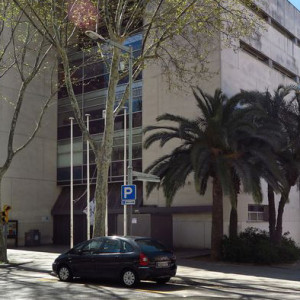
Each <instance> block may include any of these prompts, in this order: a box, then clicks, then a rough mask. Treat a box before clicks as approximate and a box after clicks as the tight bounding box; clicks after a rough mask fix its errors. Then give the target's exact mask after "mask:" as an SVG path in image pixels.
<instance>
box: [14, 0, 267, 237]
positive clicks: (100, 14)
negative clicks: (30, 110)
mask: <svg viewBox="0 0 300 300" xmlns="http://www.w3.org/2000/svg"><path fill="white" fill-rule="evenodd" d="M13 1H14V3H16V4H17V5H18V7H19V8H20V9H21V10H22V11H23V12H24V14H26V17H27V18H28V19H29V20H30V21H31V22H32V24H33V25H34V26H35V27H36V28H37V30H45V32H46V38H47V39H48V41H49V42H51V43H52V44H53V45H54V46H55V48H56V50H57V53H58V54H59V56H60V58H61V61H62V64H63V67H64V74H65V84H66V87H67V90H68V94H69V99H70V102H71V105H72V107H73V110H74V115H75V118H76V120H77V122H78V124H79V126H80V128H81V130H82V134H83V137H84V138H85V139H88V141H89V143H90V145H91V148H92V150H93V152H94V154H95V158H96V168H97V179H96V190H95V199H96V211H95V222H94V224H95V225H94V236H100V235H105V233H106V227H105V226H106V225H105V216H106V209H107V208H106V207H107V202H106V201H107V191H108V170H109V166H110V162H111V154H112V145H113V133H114V119H115V117H116V115H117V114H118V112H119V111H120V109H121V108H122V106H123V105H124V103H125V102H126V100H127V98H128V86H127V88H126V90H125V93H124V95H123V98H122V100H121V101H119V102H117V100H116V96H115V94H116V87H117V84H118V83H119V81H120V80H121V79H122V78H124V77H126V76H128V70H125V71H123V72H122V71H120V70H119V63H120V60H121V58H122V59H123V58H124V54H122V53H121V51H120V49H119V48H117V47H112V48H111V55H110V59H109V60H108V61H107V64H108V65H109V70H110V73H109V84H108V92H107V99H106V108H105V109H106V118H105V129H104V134H103V138H102V141H101V143H100V144H99V143H97V141H96V140H95V139H94V138H93V137H92V136H90V135H89V133H88V131H87V128H86V126H85V124H84V120H83V116H82V114H81V111H80V107H79V105H78V103H77V99H76V97H75V93H74V90H73V86H72V78H71V69H70V61H69V58H68V47H69V46H70V44H71V43H73V44H74V41H75V43H77V46H80V43H79V42H78V40H76V39H77V38H78V37H80V36H81V37H82V36H83V33H84V31H85V30H87V29H93V30H95V31H96V32H101V33H102V34H103V36H104V37H105V38H107V39H109V40H111V41H113V42H115V43H119V44H120V43H121V44H122V43H123V42H124V41H125V40H126V39H127V38H129V37H130V36H133V35H135V34H137V33H142V34H143V44H142V49H141V52H140V54H139V56H138V57H136V58H135V61H134V74H133V77H134V78H136V77H137V76H138V74H139V73H140V72H141V71H142V70H143V69H144V68H145V67H146V65H147V63H148V62H150V61H154V62H156V63H158V64H159V65H160V66H162V71H163V72H164V74H165V75H167V77H168V78H169V79H170V82H171V81H173V80H177V81H178V80H179V81H183V80H186V81H189V80H191V79H192V78H195V76H197V79H199V78H203V77H206V76H207V75H208V68H207V58H208V53H209V51H211V47H212V45H213V43H212V40H214V39H217V40H218V39H219V38H222V39H223V40H224V41H227V44H231V41H233V40H234V39H235V38H240V37H246V36H250V35H251V34H252V33H253V32H254V31H255V30H256V29H257V28H258V27H259V26H260V25H261V24H260V22H259V21H257V18H256V17H255V13H253V12H251V10H250V9H248V8H250V7H251V8H253V7H252V1H250V0H249V1H248V0H245V1H242V2H243V4H241V1H239V0H227V1H223V0H201V1H199V0H137V1H136V0H85V1H84V0H69V1H55V0H44V1H31V0H13ZM99 54H100V57H102V58H103V60H105V50H104V49H103V48H101V46H100V47H99ZM125 57H126V55H125Z"/></svg>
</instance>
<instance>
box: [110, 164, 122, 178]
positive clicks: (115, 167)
mask: <svg viewBox="0 0 300 300" xmlns="http://www.w3.org/2000/svg"><path fill="white" fill-rule="evenodd" d="M111 169H112V176H118V175H123V170H124V165H123V162H113V163H112V164H111Z"/></svg>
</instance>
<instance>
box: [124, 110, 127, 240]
mask: <svg viewBox="0 0 300 300" xmlns="http://www.w3.org/2000/svg"><path fill="white" fill-rule="evenodd" d="M126 119H127V107H124V185H126V176H127V174H126V169H127V134H126V133H127V124H126V123H127V122H126V121H127V120H126ZM126 235H127V205H126V204H125V205H124V236H126Z"/></svg>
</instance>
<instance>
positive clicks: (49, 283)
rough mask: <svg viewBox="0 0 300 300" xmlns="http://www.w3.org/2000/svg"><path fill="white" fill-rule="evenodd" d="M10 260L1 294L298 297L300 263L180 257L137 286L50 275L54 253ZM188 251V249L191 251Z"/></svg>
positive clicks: (3, 268)
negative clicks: (166, 277) (174, 268)
mask: <svg viewBox="0 0 300 300" xmlns="http://www.w3.org/2000/svg"><path fill="white" fill-rule="evenodd" d="M8 254H9V260H10V262H11V264H10V265H0V291H1V292H0V295H1V297H0V299H13V300H21V299H30V300H33V299H47V300H48V299H74V300H75V299H142V298H143V299H150V298H159V297H164V298H166V299H180V298H189V299H247V300H249V299H278V300H283V299H284V300H286V299H300V285H299V280H300V266H299V265H298V264H294V265H283V266H275V267H269V266H252V265H233V264H226V263H212V262H208V261H204V260H198V259H191V258H189V259H188V258H186V257H188V256H189V253H186V254H182V255H181V256H179V259H178V265H179V267H178V272H177V276H176V277H174V278H173V279H172V280H171V281H170V283H168V284H166V285H158V284H156V283H154V282H150V281H144V282H142V283H141V284H140V285H139V286H138V287H137V288H135V289H126V288H123V287H122V286H120V285H119V284H118V283H115V282H103V281H82V280H76V281H74V282H72V283H64V282H60V281H59V280H58V279H57V278H56V277H54V276H53V275H51V264H52V261H53V260H54V259H55V258H56V257H57V254H56V253H48V252H37V251H26V250H9V251H8ZM190 256H191V254H190Z"/></svg>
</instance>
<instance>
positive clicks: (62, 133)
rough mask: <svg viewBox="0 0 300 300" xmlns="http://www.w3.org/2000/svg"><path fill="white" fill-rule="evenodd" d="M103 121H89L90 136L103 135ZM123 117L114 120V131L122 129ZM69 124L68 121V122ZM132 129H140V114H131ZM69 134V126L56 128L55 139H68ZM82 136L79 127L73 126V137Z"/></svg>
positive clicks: (127, 121)
mask: <svg viewBox="0 0 300 300" xmlns="http://www.w3.org/2000/svg"><path fill="white" fill-rule="evenodd" d="M128 118H129V117H128V116H127V118H126V119H127V120H126V128H128V123H129V120H128ZM104 121H105V120H104V119H98V120H91V121H90V122H89V126H90V128H89V131H90V133H91V134H98V133H103V131H104ZM124 121H125V120H124V116H123V115H120V116H117V117H116V118H115V125H114V126H115V131H116V130H122V129H124ZM68 123H70V120H69V122H68ZM132 127H133V128H136V127H142V113H141V112H138V113H133V114H132ZM70 134H71V126H70V124H69V125H66V126H62V127H58V129H57V139H58V140H63V139H69V138H70ZM80 136H82V133H81V130H80V127H79V125H78V124H73V137H80Z"/></svg>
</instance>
